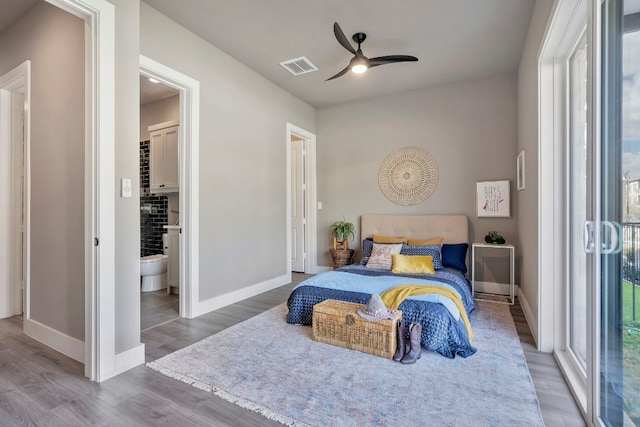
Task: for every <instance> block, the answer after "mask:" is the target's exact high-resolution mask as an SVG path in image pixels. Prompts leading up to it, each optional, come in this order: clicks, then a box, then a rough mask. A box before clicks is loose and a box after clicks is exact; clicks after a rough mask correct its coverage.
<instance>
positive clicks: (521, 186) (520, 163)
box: [517, 150, 525, 191]
mask: <svg viewBox="0 0 640 427" xmlns="http://www.w3.org/2000/svg"><path fill="white" fill-rule="evenodd" d="M517 169H518V170H517V175H518V182H517V188H518V191H521V190H524V177H525V174H524V150H522V151H521V152H520V154H518V162H517Z"/></svg>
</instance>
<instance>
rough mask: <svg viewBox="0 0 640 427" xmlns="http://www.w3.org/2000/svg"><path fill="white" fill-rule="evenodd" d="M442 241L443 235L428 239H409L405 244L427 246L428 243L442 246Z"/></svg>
mask: <svg viewBox="0 0 640 427" xmlns="http://www.w3.org/2000/svg"><path fill="white" fill-rule="evenodd" d="M443 243H444V238H443V237H436V238H435V239H429V240H416V239H409V240H408V241H407V245H410V246H428V245H440V246H442V244H443Z"/></svg>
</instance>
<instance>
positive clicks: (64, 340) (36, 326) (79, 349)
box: [24, 319, 85, 363]
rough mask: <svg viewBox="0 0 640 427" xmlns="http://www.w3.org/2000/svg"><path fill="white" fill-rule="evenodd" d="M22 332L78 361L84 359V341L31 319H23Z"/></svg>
mask: <svg viewBox="0 0 640 427" xmlns="http://www.w3.org/2000/svg"><path fill="white" fill-rule="evenodd" d="M24 333H25V334H26V335H28V336H30V337H31V338H33V339H35V340H36V341H40V342H41V343H43V344H44V345H46V346H49V347H51V348H52V349H54V350H56V351H58V352H60V353H62V354H64V355H65V356H69V357H70V358H72V359H73V360H77V361H78V362H80V363H82V362H83V361H84V359H85V356H84V350H85V346H84V341H81V340H79V339H77V338H74V337H71V336H69V335H65V334H63V333H62V332H60V331H57V330H55V329H53V328H50V327H49V326H47V325H44V324H42V323H40V322H37V321H35V320H33V319H24Z"/></svg>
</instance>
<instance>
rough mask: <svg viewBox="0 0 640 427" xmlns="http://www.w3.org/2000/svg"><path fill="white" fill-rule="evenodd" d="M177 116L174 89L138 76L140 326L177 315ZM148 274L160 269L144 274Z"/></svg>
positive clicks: (178, 265) (158, 323)
mask: <svg viewBox="0 0 640 427" xmlns="http://www.w3.org/2000/svg"><path fill="white" fill-rule="evenodd" d="M179 120H180V92H179V91H178V90H176V89H174V88H171V87H169V86H166V85H164V84H162V83H160V82H159V81H158V80H156V79H154V78H149V77H145V76H142V75H141V76H140V154H139V161H140V260H141V261H140V273H141V276H142V277H141V286H140V329H141V330H142V331H144V330H146V329H149V328H152V327H155V326H158V325H160V324H163V323H166V322H169V321H171V320H174V319H177V318H178V317H180V291H179V288H180V286H179V285H180V263H179V256H180V254H179V234H180V225H179V224H180V218H179V212H180V210H179V206H180V203H179V201H180V187H179V182H178V178H179V164H178V153H179V151H180V139H179V132H178V129H179ZM152 270H153V271H152ZM156 270H158V271H156ZM149 273H160V274H158V275H156V276H155V277H150V276H149Z"/></svg>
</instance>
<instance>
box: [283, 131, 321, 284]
mask: <svg viewBox="0 0 640 427" xmlns="http://www.w3.org/2000/svg"><path fill="white" fill-rule="evenodd" d="M285 133H286V135H285V136H286V140H285V147H286V150H285V151H286V153H285V154H286V166H285V170H286V186H287V187H286V188H287V201H286V205H287V206H286V213H287V274H288V275H289V281H291V251H292V248H291V203H292V201H291V137H292V136H297V137H298V138H301V139H302V140H304V149H305V153H306V155H305V157H304V162H305V171H306V172H305V173H306V176H305V178H306V179H305V181H306V183H307V198H306V201H305V211H306V212H307V227H305V236H304V242H305V248H304V252H305V254H306V256H307V258H306V259H305V263H304V269H305V270H304V272H305V273H307V274H316V273H317V272H318V255H317V254H318V246H317V230H318V224H317V221H318V220H317V217H318V215H317V210H316V208H317V204H318V203H317V197H318V196H317V183H316V182H317V178H316V135H315V134H313V133H311V132H309V131H307V130H304V129H302V128H300V127H298V126H296V125H294V124H292V123H287V125H286V132H285Z"/></svg>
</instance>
